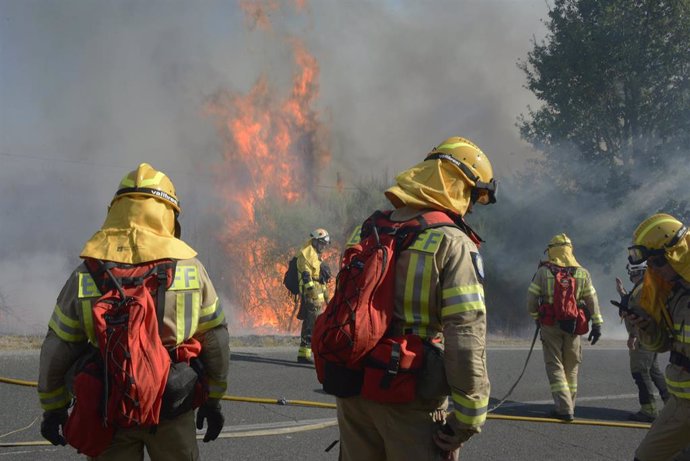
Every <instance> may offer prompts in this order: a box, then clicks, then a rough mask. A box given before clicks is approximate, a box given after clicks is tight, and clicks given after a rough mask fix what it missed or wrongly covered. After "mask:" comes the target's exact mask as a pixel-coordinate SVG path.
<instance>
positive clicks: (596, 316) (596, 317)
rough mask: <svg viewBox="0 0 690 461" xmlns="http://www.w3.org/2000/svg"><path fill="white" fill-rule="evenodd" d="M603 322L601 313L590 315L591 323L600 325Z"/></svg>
mask: <svg viewBox="0 0 690 461" xmlns="http://www.w3.org/2000/svg"><path fill="white" fill-rule="evenodd" d="M603 323H604V318H603V317H602V316H601V314H594V315H593V316H592V325H601V324H603Z"/></svg>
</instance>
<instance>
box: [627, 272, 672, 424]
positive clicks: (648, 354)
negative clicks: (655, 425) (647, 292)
mask: <svg viewBox="0 0 690 461" xmlns="http://www.w3.org/2000/svg"><path fill="white" fill-rule="evenodd" d="M626 269H627V271H628V277H629V278H630V281H631V282H632V283H633V288H632V289H631V290H630V292H629V293H628V291H627V290H626V289H625V287H624V286H623V282H622V281H621V279H619V278H618V277H616V290H617V291H618V294H619V295H620V297H621V305H622V306H623V307H624V308H625V307H627V308H628V309H634V308H635V307H636V306H637V305H639V297H640V293H641V288H642V280H643V279H644V273H645V270H646V269H647V262H646V261H645V262H642V263H640V264H627V266H626ZM623 314H624V311H623V310H622V311H621V318H622V319H623V323H624V324H625V329H626V330H627V332H628V353H629V355H630V373H631V374H632V377H633V380H634V381H635V385H636V386H637V389H638V398H639V401H640V410H639V411H638V412H637V413H632V414H631V415H630V417H629V419H630V420H632V421H640V422H644V423H651V422H652V421H654V418H656V416H657V406H656V402H655V400H656V399H655V398H654V386H656V388H657V390H658V391H659V396H660V397H661V400H663V401H664V402H665V401H666V400H668V395H669V394H668V389H667V388H666V381H664V375H663V373H661V370H660V369H659V363H658V362H657V353H656V352H652V351H650V350H647V349H646V348H644V347H643V346H642V345H640V342H639V339H638V337H637V332H636V331H635V329H634V328H633V327H632V325H631V324H630V321H629V320H628V319H627V318H625V317H624V316H623Z"/></svg>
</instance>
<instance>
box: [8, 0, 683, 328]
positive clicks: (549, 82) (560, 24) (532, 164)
mask: <svg viewBox="0 0 690 461" xmlns="http://www.w3.org/2000/svg"><path fill="white" fill-rule="evenodd" d="M574 3H576V2H572V1H566V0H551V1H546V2H545V1H544V0H520V1H509V0H487V1H481V2H480V1H469V0H466V1H434V2H417V1H413V0H409V1H407V0H404V1H397V0H387V1H380V0H361V1H356V2H340V1H335V0H333V1H330V0H329V1H307V0H295V1H287V0H286V1H278V0H262V1H249V0H239V1H235V0H233V1H221V0H205V1H204V2H187V1H182V0H172V1H170V0H152V1H146V2H132V1H125V0H115V1H109V2H92V1H88V0H62V1H60V2H51V1H43V0H0V20H1V21H2V27H0V117H1V119H0V162H1V165H2V166H1V167H0V213H1V216H2V218H1V223H2V224H1V225H0V241H2V246H1V247H0V333H2V334H43V333H44V331H45V328H46V325H47V324H48V319H49V318H50V315H51V312H52V310H53V307H54V304H55V299H56V297H57V295H58V292H59V290H60V287H61V286H62V285H63V283H64V282H65V280H66V278H67V276H68V275H69V272H70V271H71V270H72V269H73V268H74V267H76V265H77V264H78V263H79V253H80V251H81V248H82V246H83V245H84V243H85V242H86V240H87V239H88V238H89V237H90V236H91V235H92V234H93V233H94V232H95V231H96V230H98V229H99V228H100V226H101V224H102V223H103V220H104V218H105V215H106V211H107V208H108V205H109V204H110V201H111V200H112V197H113V194H114V193H115V191H116V188H117V185H118V183H119V181H120V179H121V178H122V176H124V175H125V174H126V173H127V172H129V171H131V170H132V169H134V168H135V167H136V166H137V165H138V164H139V163H141V162H148V163H150V164H151V165H153V166H154V167H155V168H157V169H160V170H162V171H164V172H165V173H166V174H167V175H168V176H169V177H170V178H171V180H172V181H173V182H174V184H175V187H176V189H177V193H178V196H179V198H180V200H181V207H182V214H181V215H180V223H181V228H182V238H183V239H184V240H185V241H187V242H188V243H189V244H190V245H191V246H192V247H193V248H195V249H196V250H197V251H198V253H199V259H200V260H202V261H203V262H204V264H205V266H206V268H207V269H208V272H209V274H210V276H211V277H212V279H213V280H214V284H215V287H216V289H217V290H218V292H219V295H220V297H221V301H222V304H223V307H224V309H225V313H226V316H227V318H228V321H229V324H230V330H231V334H234V335H241V334H247V333H257V334H293V335H294V334H297V333H298V322H294V323H293V322H292V321H291V318H292V315H293V310H294V304H293V300H292V299H291V297H290V295H289V293H288V292H287V291H286V289H285V288H284V287H283V285H282V281H283V274H284V272H285V270H286V268H287V264H288V261H289V259H290V258H291V257H292V256H293V255H294V254H295V252H296V251H297V249H298V248H299V247H300V246H301V245H302V244H304V243H305V242H306V241H307V239H308V238H309V232H310V231H311V230H313V229H314V228H317V227H323V228H326V229H327V230H328V231H329V232H330V233H331V236H332V239H333V245H331V247H330V248H329V249H328V251H327V253H326V261H327V262H328V263H329V265H330V266H331V267H337V265H338V260H339V254H340V252H341V251H342V249H343V247H344V242H345V240H346V239H347V237H348V236H349V235H350V233H351V231H352V229H353V228H354V226H356V225H357V224H360V223H361V221H362V220H363V219H365V218H366V217H367V216H368V215H369V214H370V213H371V212H373V211H374V210H375V209H377V208H386V207H390V204H389V203H388V202H387V201H386V199H385V197H384V195H383V191H384V190H385V189H386V188H387V187H389V186H390V185H392V184H393V182H394V178H395V175H396V174H397V173H398V172H400V171H402V170H404V169H406V168H409V167H411V166H412V165H414V164H415V163H417V162H419V161H421V160H422V159H423V158H424V156H425V155H426V154H427V153H429V152H430V150H431V149H432V148H433V147H434V146H435V145H437V144H438V143H440V142H441V141H442V140H443V139H445V138H448V137H450V136H463V137H466V138H468V139H470V140H472V141H473V142H475V143H476V144H477V145H479V146H480V147H481V149H482V150H483V151H484V152H485V153H486V155H487V156H488V158H489V159H490V160H491V162H492V164H493V167H494V174H495V178H496V179H497V181H498V183H499V186H498V196H497V198H498V201H497V203H496V204H495V205H491V206H485V207H482V206H477V207H474V210H473V212H472V213H471V214H469V215H468V216H466V221H467V222H468V223H469V224H470V225H471V226H472V227H473V228H474V229H475V230H476V231H477V232H478V233H479V235H480V236H481V237H482V238H483V239H484V240H485V242H484V243H483V244H482V246H481V251H482V254H483V255H484V266H485V272H486V304H487V312H488V319H489V321H488V322H489V332H490V334H493V335H509V336H525V335H527V334H529V333H528V331H530V330H532V328H533V326H532V321H531V320H530V317H529V315H528V314H527V311H526V307H525V301H526V294H527V288H528V286H529V284H530V280H531V278H532V275H533V273H534V272H535V270H536V268H537V265H538V263H539V261H540V260H541V259H543V258H544V257H545V256H544V254H543V252H544V249H545V248H546V245H547V243H548V241H549V239H550V238H551V237H552V236H553V235H555V234H558V233H561V232H565V233H567V234H568V236H569V237H570V238H571V239H572V241H573V246H574V252H575V255H576V257H577V259H578V261H579V262H580V263H581V264H582V265H583V266H585V267H586V268H587V269H588V270H589V271H590V272H591V274H592V280H593V283H594V286H595V288H596V290H597V293H598V296H599V301H600V303H601V306H602V313H603V315H604V319H605V322H606V324H607V330H606V331H607V336H609V337H616V336H618V337H623V336H624V335H625V330H624V328H623V326H621V325H620V324H619V320H618V315H617V310H615V309H614V308H613V307H611V308H609V307H610V306H609V299H617V298H616V297H617V295H616V292H615V277H616V276H618V277H621V278H623V279H625V264H626V256H627V253H626V247H627V246H628V245H629V244H630V239H631V236H632V232H633V230H634V229H635V226H636V225H637V223H639V222H640V221H641V220H642V219H644V217H646V216H649V215H650V214H652V213H656V212H659V211H665V212H670V213H672V214H674V215H675V216H676V217H678V218H680V219H681V220H684V221H685V223H686V224H687V223H688V221H690V202H689V198H688V193H687V178H688V177H689V176H690V167H689V166H688V146H690V142H689V140H690V134H689V133H690V65H689V64H688V63H689V62H690V51H689V50H688V47H687V46H683V45H682V44H687V43H690V37H687V35H690V32H689V31H690V27H688V18H687V15H685V16H683V15H678V14H675V15H674V12H673V11H667V10H664V8H665V7H664V5H661V6H659V7H658V10H657V11H654V12H653V14H652V15H651V16H649V17H648V18H647V19H644V21H643V20H642V19H640V18H637V17H635V14H634V12H633V13H630V14H628V15H624V16H621V18H616V17H608V16H606V14H607V13H606V10H604V9H602V10H601V11H597V10H596V8H593V9H592V11H576V10H573V8H572V7H571V6H572V5H571V4H574ZM609 3H620V4H621V5H624V4H625V3H626V2H622V1H619V2H615V1H612V2H609ZM633 3H635V2H630V4H633ZM670 3H671V4H673V2H670ZM666 7H668V5H666ZM623 17H624V19H622V18H623ZM554 18H561V19H563V20H562V21H557V22H554ZM649 18H652V19H649ZM636 21H642V22H640V24H638V23H636ZM569 24H572V28H569V27H571V26H570V25H569ZM577 24H579V25H580V26H582V25H583V24H584V26H583V27H576V25H577ZM644 27H647V28H648V30H647V31H646V32H645V33H639V32H637V30H638V29H640V28H644ZM583 28H584V29H586V30H588V31H589V32H588V33H582V36H578V35H577V34H578V32H577V31H581V30H583ZM587 28H589V29H587ZM661 29H663V30H664V31H665V34H663V35H661V37H662V39H660V40H661V41H658V40H657V41H655V40H647V41H644V40H642V38H643V37H650V36H652V37H653V36H654V34H655V33H656V31H657V30H661ZM616 40H619V41H620V42H616ZM574 50H576V51H574ZM569 53H570V54H573V55H572V56H571V55H570V54H569ZM575 54H576V55H577V56H575ZM683 185H685V187H683ZM331 283H332V282H331Z"/></svg>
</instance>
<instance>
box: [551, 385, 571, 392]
mask: <svg viewBox="0 0 690 461" xmlns="http://www.w3.org/2000/svg"><path fill="white" fill-rule="evenodd" d="M569 390H570V387H568V383H553V384H551V392H562V391H569Z"/></svg>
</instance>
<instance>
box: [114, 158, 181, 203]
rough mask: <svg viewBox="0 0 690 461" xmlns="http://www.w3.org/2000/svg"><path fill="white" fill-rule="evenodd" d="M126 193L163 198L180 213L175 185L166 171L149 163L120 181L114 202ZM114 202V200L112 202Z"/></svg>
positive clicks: (140, 166)
mask: <svg viewBox="0 0 690 461" xmlns="http://www.w3.org/2000/svg"><path fill="white" fill-rule="evenodd" d="M125 195H145V196H148V197H153V198H156V199H158V200H161V201H163V202H165V203H167V204H169V205H170V206H172V208H173V209H174V210H175V213H176V214H179V213H180V212H181V211H182V209H181V208H180V201H179V200H178V199H177V194H176V193H175V186H173V183H172V181H170V178H168V177H167V176H166V175H165V173H163V172H162V171H158V170H156V169H155V168H153V167H152V166H151V165H149V164H148V163H142V164H140V165H139V166H138V167H137V169H136V170H133V171H131V172H129V173H127V175H125V177H124V178H122V181H120V185H119V186H118V188H117V192H115V197H113V202H114V201H115V200H116V199H117V198H119V197H123V196H125ZM111 204H112V202H111Z"/></svg>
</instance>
